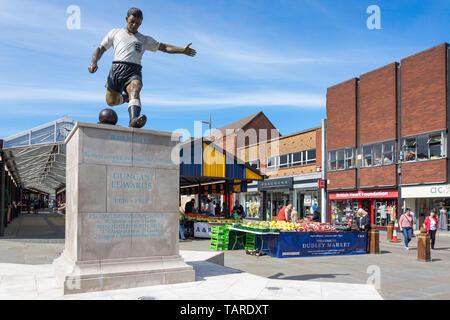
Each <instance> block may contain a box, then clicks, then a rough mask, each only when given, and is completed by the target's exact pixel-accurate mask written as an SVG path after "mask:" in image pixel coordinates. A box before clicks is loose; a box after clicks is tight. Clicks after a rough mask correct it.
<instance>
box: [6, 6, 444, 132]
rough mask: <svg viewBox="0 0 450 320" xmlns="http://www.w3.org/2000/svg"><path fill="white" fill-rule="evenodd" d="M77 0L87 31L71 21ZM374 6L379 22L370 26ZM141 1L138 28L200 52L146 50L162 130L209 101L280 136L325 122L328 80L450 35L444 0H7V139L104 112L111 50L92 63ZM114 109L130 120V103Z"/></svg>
mask: <svg viewBox="0 0 450 320" xmlns="http://www.w3.org/2000/svg"><path fill="white" fill-rule="evenodd" d="M70 5H77V6H79V7H80V9H81V29H79V30H69V29H68V28H67V27H66V20H67V18H68V17H69V14H67V13H66V9H67V7H68V6H70ZM369 5H378V6H379V7H380V9H381V29H380V30H369V29H368V28H367V26H366V20H367V18H368V17H369V14H367V13H366V9H367V7H368V6H369ZM132 6H136V7H139V8H141V9H142V11H143V12H144V21H143V24H142V26H141V28H140V30H139V31H140V32H141V33H143V34H147V35H151V36H152V37H154V38H155V39H157V40H159V41H161V42H165V43H170V44H175V45H180V46H181V45H185V44H187V43H189V42H192V43H193V44H192V47H193V48H195V49H196V50H197V52H198V54H197V56H196V57H194V58H190V57H187V56H184V55H168V54H165V53H162V52H157V53H152V52H146V53H145V54H144V57H143V60H142V64H143V79H144V88H143V90H142V105H143V109H144V113H146V114H147V116H148V117H149V122H148V124H147V126H146V128H151V129H156V130H167V131H171V130H175V129H177V128H185V129H187V130H189V131H191V132H193V130H194V121H196V120H208V118H209V112H210V111H211V112H212V118H213V127H221V126H223V125H226V124H228V123H230V122H233V121H236V120H238V119H240V118H242V117H245V116H248V115H250V114H252V113H255V112H258V111H260V110H262V111H264V113H265V114H266V115H267V116H268V117H269V119H270V120H271V121H272V122H273V123H274V125H275V126H276V127H277V128H279V130H280V132H281V134H289V133H292V132H295V131H299V130H304V129H307V128H311V127H314V126H319V125H320V121H321V119H322V118H324V117H325V114H326V110H325V95H326V88H327V87H329V86H331V85H334V84H336V83H339V82H342V81H345V80H347V79H349V78H352V77H355V76H359V75H360V74H363V73H365V72H368V71H370V70H373V69H375V68H378V67H381V66H383V65H386V64H388V63H391V62H393V61H399V60H400V59H401V58H403V57H406V56H409V55H411V54H414V53H416V52H419V51H422V50H424V49H427V48H429V47H432V46H435V45H438V44H440V43H442V42H449V40H450V39H449V33H448V31H449V30H450V21H449V19H448V17H449V13H450V1H447V0H445V1H436V0H435V1H433V0H428V1H419V0H408V1H405V0H390V1H388V0H384V1H375V0H371V1H364V0H354V1H353V0H348V1H332V0H329V1H324V0H323V1H316V0H195V1H193V0H189V1H188V0H146V1H111V0H110V1H103V0H101V1H100V0H97V1H84V0H83V1H82V0H70V1H61V0H59V1H56V0H53V1H52V0H46V1H44V0H40V1H31V0H27V1H24V0H14V1H13V0H0V29H1V33H0V48H1V50H0V86H1V88H2V90H1V91H0V138H5V137H7V136H10V135H12V134H16V133H18V132H21V131H24V130H27V129H30V128H32V127H35V126H38V125H41V124H43V123H46V122H50V121H53V120H56V119H58V118H61V117H63V116H65V115H69V116H71V117H72V118H73V119H75V120H79V121H89V122H96V121H97V117H98V113H99V111H100V110H101V109H103V108H104V107H106V104H105V88H104V84H105V81H106V77H107V75H108V72H109V68H110V65H111V62H112V58H113V56H112V49H110V50H109V51H108V52H107V53H106V54H105V55H104V56H103V58H102V60H101V61H100V62H99V70H98V71H97V73H95V74H93V75H92V74H90V73H88V71H87V67H88V65H89V63H90V59H91V56H92V52H93V51H94V49H95V48H96V47H97V46H98V45H99V43H100V41H101V40H102V38H103V37H104V36H105V35H106V33H107V32H108V31H109V30H110V29H112V28H117V27H123V26H125V20H124V19H125V14H126V11H127V10H128V8H129V7H132ZM115 110H116V111H117V112H118V115H119V119H120V120H119V124H120V125H127V123H128V114H127V108H126V105H122V106H119V107H115ZM205 130H206V126H205Z"/></svg>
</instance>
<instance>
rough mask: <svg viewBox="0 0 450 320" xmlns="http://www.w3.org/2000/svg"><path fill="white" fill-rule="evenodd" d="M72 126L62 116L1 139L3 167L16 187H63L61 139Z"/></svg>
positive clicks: (40, 189)
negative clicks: (4, 164)
mask: <svg viewBox="0 0 450 320" xmlns="http://www.w3.org/2000/svg"><path fill="white" fill-rule="evenodd" d="M74 126H75V121H74V120H72V119H71V118H69V117H64V118H61V119H59V120H56V121H53V122H50V123H47V124H44V125H42V126H39V127H36V128H33V129H31V130H28V131H25V132H22V133H19V134H16V135H14V136H11V137H9V138H6V139H4V140H3V155H4V157H5V162H6V166H7V168H8V171H9V172H10V174H11V175H12V177H13V179H14V181H15V182H16V184H17V185H18V186H19V187H21V188H23V189H28V190H31V191H37V192H43V193H47V194H54V193H55V192H56V191H57V190H59V189H61V188H63V187H64V186H65V184H66V146H65V145H64V140H65V138H66V137H67V136H68V135H69V133H70V131H72V129H73V127H74Z"/></svg>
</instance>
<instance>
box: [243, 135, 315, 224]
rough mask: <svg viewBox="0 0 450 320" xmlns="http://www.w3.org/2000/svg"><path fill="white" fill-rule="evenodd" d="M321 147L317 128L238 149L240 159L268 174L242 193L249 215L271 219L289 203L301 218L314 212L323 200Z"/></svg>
mask: <svg viewBox="0 0 450 320" xmlns="http://www.w3.org/2000/svg"><path fill="white" fill-rule="evenodd" d="M321 146H322V130H321V127H316V128H312V129H308V130H304V131H300V132H295V133H292V134H289V135H286V136H282V137H280V138H275V139H271V140H267V141H261V142H259V143H255V144H250V145H248V146H243V147H240V148H238V149H237V157H238V158H240V159H242V160H243V161H245V162H246V163H247V164H248V165H250V166H254V167H255V168H257V169H259V170H260V171H261V172H262V173H263V174H265V175H266V176H268V179H265V180H264V181H261V182H259V183H253V184H249V185H248V189H247V192H245V193H241V194H239V200H240V203H241V204H242V205H243V206H244V208H245V210H246V212H247V216H248V217H251V218H256V219H267V220H270V219H272V218H274V217H275V216H276V215H277V214H278V211H279V210H280V209H281V207H282V206H284V205H286V204H288V203H292V204H293V206H294V207H295V209H296V210H297V211H298V213H299V218H303V217H305V216H307V215H310V214H312V212H313V209H315V208H316V206H318V204H319V203H320V200H321V195H320V192H318V190H317V180H318V179H320V178H321V161H322V152H321Z"/></svg>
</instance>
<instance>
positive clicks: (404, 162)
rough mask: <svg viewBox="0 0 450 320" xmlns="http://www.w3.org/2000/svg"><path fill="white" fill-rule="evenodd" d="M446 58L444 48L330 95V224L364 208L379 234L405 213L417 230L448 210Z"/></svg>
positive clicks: (367, 76)
mask: <svg viewBox="0 0 450 320" xmlns="http://www.w3.org/2000/svg"><path fill="white" fill-rule="evenodd" d="M448 57H449V48H448V44H447V43H443V44H441V45H438V46H436V47H433V48H430V49H428V50H425V51H422V52H419V53H417V54H414V55H412V56H410V57H407V58H404V59H402V60H401V61H400V63H398V62H394V63H391V64H388V65H386V66H384V67H381V68H379V69H376V70H373V71H370V72H368V73H366V74H363V75H361V76H360V77H359V78H353V79H350V80H347V81H345V82H342V83H339V84H337V85H335V86H332V87H330V88H328V90H327V138H326V146H327V168H326V169H327V173H326V174H327V180H328V197H329V219H330V221H331V222H337V223H346V222H348V221H349V220H351V219H352V217H354V214H355V211H356V210H357V209H358V208H361V207H362V208H364V209H365V210H366V211H368V212H369V214H370V216H371V219H372V222H373V223H375V224H377V225H378V226H380V227H385V226H386V225H387V223H388V222H389V221H390V220H391V219H393V218H394V217H397V218H398V211H399V207H400V208H405V207H410V208H411V209H413V211H414V212H416V217H417V226H420V225H421V224H422V222H423V220H424V218H425V216H426V215H427V214H428V213H429V210H430V209H431V208H436V209H439V210H440V209H441V208H443V209H450V201H449V200H450V198H447V197H449V196H450V186H449V185H448V182H449V161H448V154H449V152H448V151H449V150H448V144H447V136H448V127H449V117H448V111H449V102H448V81H449V60H448ZM433 190H434V193H433ZM437 190H440V192H438V191H437ZM400 211H401V210H400ZM447 211H448V210H447ZM438 215H439V214H438ZM444 215H445V217H447V213H445V214H444Z"/></svg>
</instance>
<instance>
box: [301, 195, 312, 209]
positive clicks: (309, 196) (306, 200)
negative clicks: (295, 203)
mask: <svg viewBox="0 0 450 320" xmlns="http://www.w3.org/2000/svg"><path fill="white" fill-rule="evenodd" d="M303 205H305V206H310V205H311V195H310V194H305V200H304V201H303Z"/></svg>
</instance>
